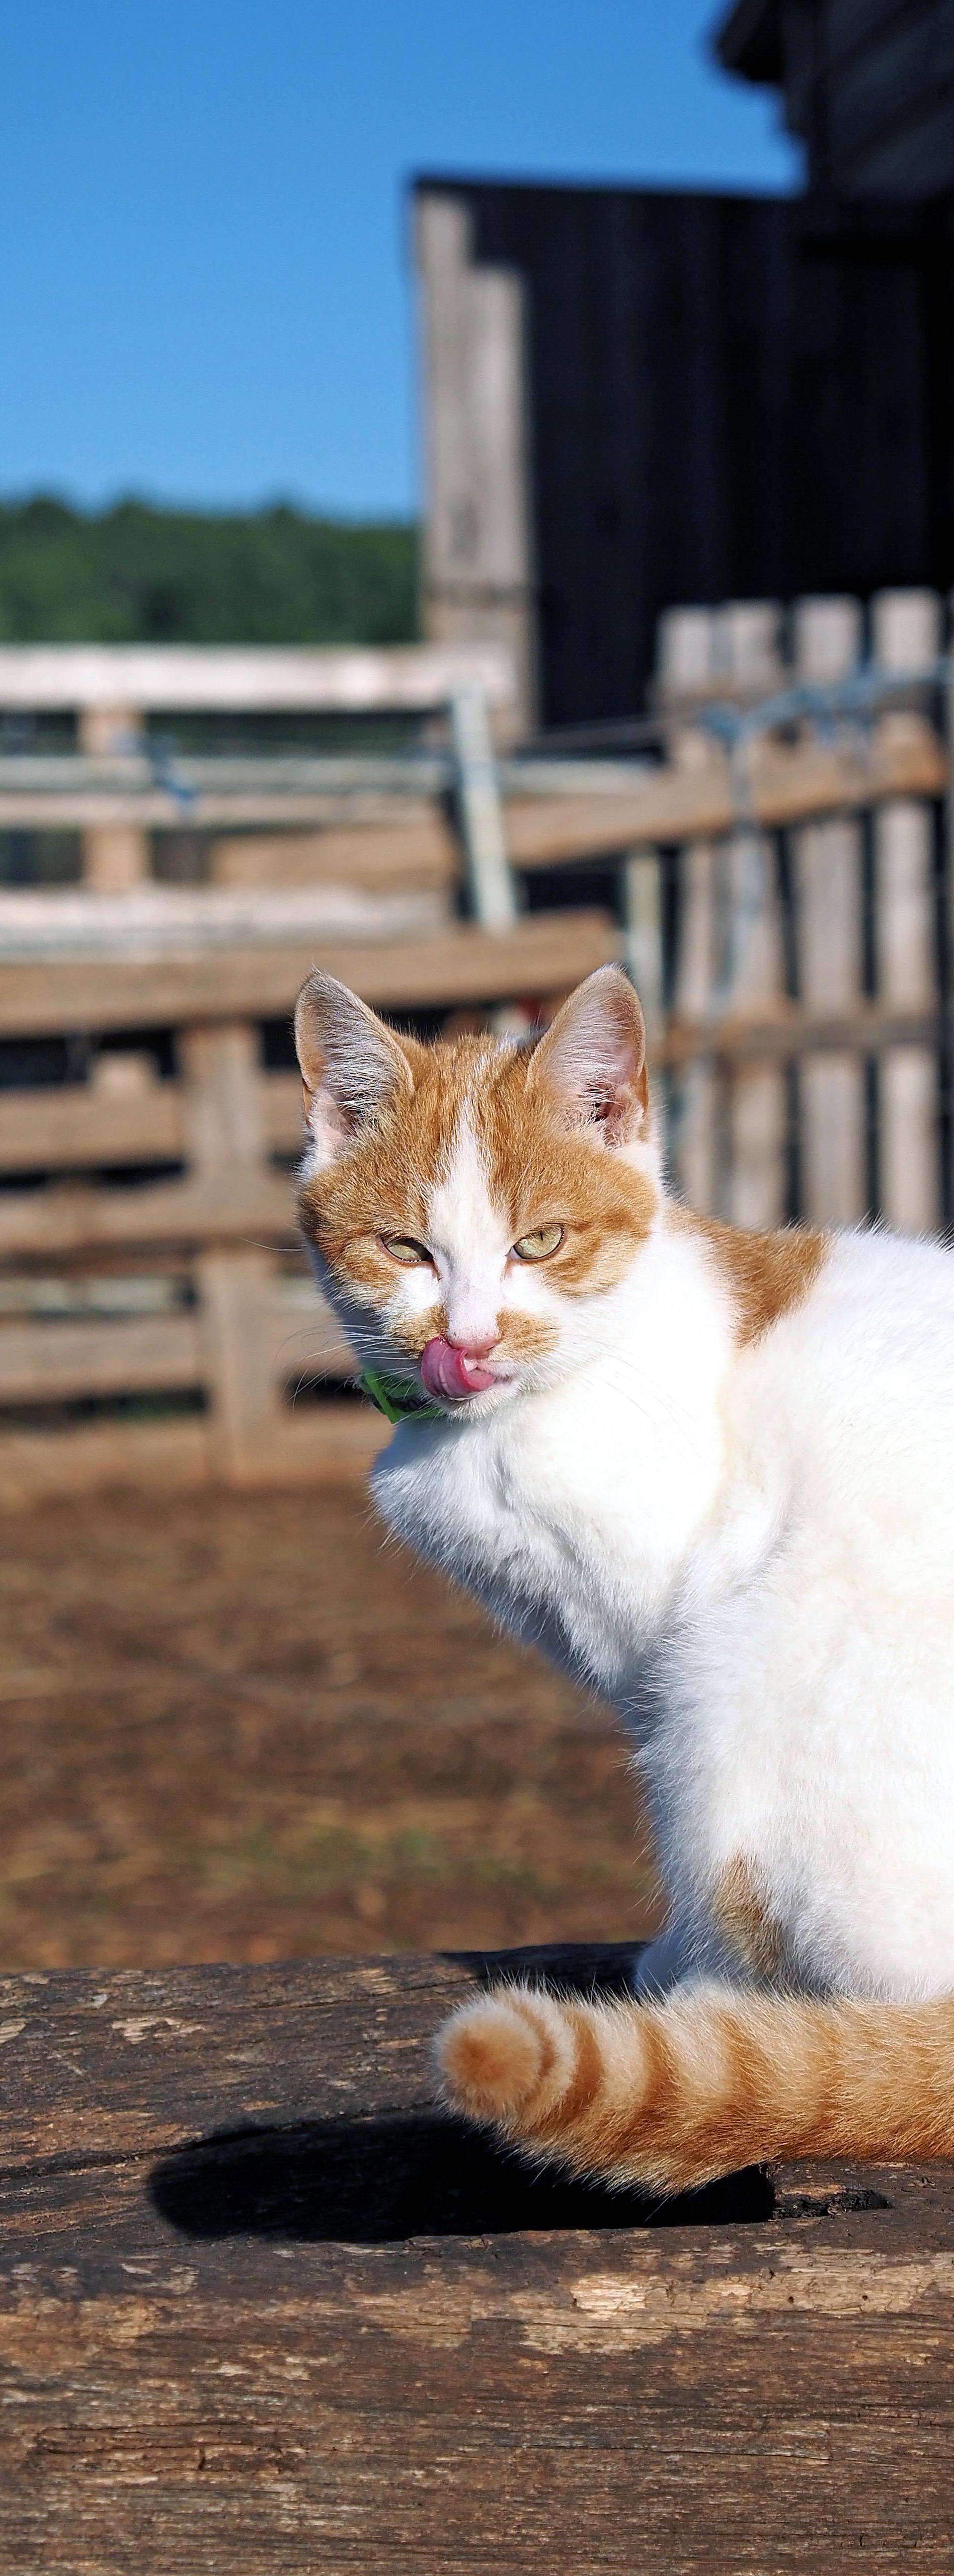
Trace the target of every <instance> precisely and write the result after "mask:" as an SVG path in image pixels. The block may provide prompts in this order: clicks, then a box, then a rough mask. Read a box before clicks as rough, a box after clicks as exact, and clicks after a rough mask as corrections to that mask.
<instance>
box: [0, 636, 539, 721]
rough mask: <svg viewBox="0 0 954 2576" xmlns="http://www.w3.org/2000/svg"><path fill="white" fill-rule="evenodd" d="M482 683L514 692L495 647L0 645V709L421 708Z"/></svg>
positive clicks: (503, 654)
mask: <svg viewBox="0 0 954 2576" xmlns="http://www.w3.org/2000/svg"><path fill="white" fill-rule="evenodd" d="M468 686H469V687H475V686H476V687H478V688H482V689H483V690H484V691H485V693H486V696H487V697H488V698H489V700H490V703H491V705H492V706H503V705H506V704H508V703H509V701H510V700H511V699H512V697H513V694H514V672H513V664H512V660H511V656H510V654H509V653H508V652H507V649H506V647H505V646H504V645H502V644H491V643H488V644H461V645H454V644H389V645H381V646H378V647H377V648H373V649H369V648H368V647H366V646H363V645H362V646H351V645H344V646H339V645H315V644H303V645H285V644H266V645H246V644H242V645H235V646H231V645H207V644H201V645H190V644H7V645H3V646H0V706H3V707H93V706H106V707H142V708H144V709H149V708H155V709H160V708H163V707H176V708H182V709H186V708H190V707H206V708H209V709H210V710H213V711H216V712H218V711H225V710H239V709H241V710H242V711H245V712H248V713H250V714H258V713H259V712H261V711H262V710H263V709H266V708H276V709H279V710H288V709H291V708H294V707H299V708H313V709H315V710H321V711H334V710H338V711H340V712H342V713H345V714H356V713H363V712H368V711H370V712H383V711H386V710H389V711H394V710H400V709H401V708H408V709H412V710H413V709H426V708H429V707H439V706H443V705H445V704H446V702H447V700H448V698H449V697H450V696H451V695H452V694H453V692H454V690H456V689H459V688H464V687H468Z"/></svg>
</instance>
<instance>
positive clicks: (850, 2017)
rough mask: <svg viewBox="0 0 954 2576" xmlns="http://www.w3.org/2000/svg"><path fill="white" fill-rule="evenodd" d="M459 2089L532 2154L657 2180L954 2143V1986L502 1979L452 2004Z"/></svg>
mask: <svg viewBox="0 0 954 2576" xmlns="http://www.w3.org/2000/svg"><path fill="white" fill-rule="evenodd" d="M437 2047H438V2058H439V2062H440V2067H441V2073H442V2077H443V2083H444V2090H445V2094H446V2097H447V2099H448V2101H449V2102H450V2103H451V2104H452V2105H453V2107H454V2109H455V2110H458V2111H463V2112H465V2113H466V2114H467V2115H468V2117H469V2118H471V2119H473V2120H479V2121H482V2122H484V2123H488V2124H490V2125H492V2126H493V2127H494V2128H496V2129H497V2130H498V2131H499V2133H500V2134H501V2135H502V2136H503V2137H504V2138H505V2139H507V2140H508V2141H509V2142H510V2143H511V2144H513V2145H515V2146H519V2147H522V2148H524V2149H525V2150H526V2151H527V2152H528V2153H529V2154H530V2155H531V2156H533V2158H534V2159H535V2160H536V2159H539V2160H540V2161H542V2162H545V2163H548V2164H560V2165H563V2166H564V2167H569V2168H570V2169H571V2170H572V2171H573V2172H576V2173H583V2174H594V2175H595V2174H599V2175H601V2176H603V2177H604V2178H606V2179H608V2180H609V2181H611V2182H617V2183H637V2184H643V2185H645V2186H646V2187H647V2188H648V2189H650V2190H652V2191H654V2192H673V2191H683V2190H686V2189H688V2188H689V2187H690V2186H691V2185H693V2184H697V2183H703V2182H710V2181H713V2180H714V2179H715V2177H716V2176H717V2175H719V2174H725V2173H732V2172H736V2171H738V2169H739V2168H740V2166H743V2165H748V2164H757V2163H762V2162H763V2161H766V2160H770V2161H774V2160H776V2159H780V2160H785V2159H789V2158H796V2157H800V2156H820V2155H821V2156H833V2155H838V2156H850V2157H853V2158H854V2157H857V2158H861V2159H867V2160H868V2161H869V2162H872V2161H873V2162H876V2163H884V2164H891V2163H897V2162H899V2161H902V2160H904V2159H906V2158H910V2157H916V2158H917V2157H922V2156H952V2155H954V2000H951V2001H942V2002H931V2003H914V2004H892V2003H884V2004H881V2003H854V2002H843V2001H836V2002H830V2003H829V2002H815V2001H811V2000H807V1999H805V1998H801V1997H799V1996H795V1995H792V1996H787V1995H782V1996H773V1995H770V1994H761V1993H756V1994H747V1993H744V1992H740V1991H738V1990H733V1989H732V1988H731V1987H728V1986H725V1985H721V1986H720V1985H701V1984H700V1985H694V1986H686V1987H685V1988H683V1989H682V1990H680V1991H679V1992H678V1993H676V1994H674V1995H672V1996H670V1997H669V1998H668V2000H667V2001H666V2002H665V2003H656V2004H637V2003H630V2002H621V2003H616V2002H613V2003H576V2002H567V2001H561V2000H559V1999H558V1998H557V1997H556V1996H553V1995H549V1994H545V1993H542V1992H539V1991H537V1990H536V1989H534V1988H531V1987H529V1986H520V1985H510V1986H498V1987H496V1988H494V1989H493V1990H492V1991H491V1992H490V1993H489V1994H486V1995H482V1996H480V1997H478V1998H477V1999H475V2001H474V2002H472V2003H467V2004H464V2005H462V2006H461V2009H460V2010H459V2011H458V2012H456V2013H454V2015H453V2017H452V2019H451V2020H450V2021H448V2022H445V2024H444V2027H443V2030H442V2031H441V2032H440V2034H439V2038H438V2043H437Z"/></svg>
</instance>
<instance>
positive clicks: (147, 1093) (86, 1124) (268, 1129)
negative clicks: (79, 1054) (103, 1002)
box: [0, 1073, 304, 1172]
mask: <svg viewBox="0 0 954 2576" xmlns="http://www.w3.org/2000/svg"><path fill="white" fill-rule="evenodd" d="M260 1101H261V1111H262V1122H263V1128H264V1135H265V1143H266V1146H267V1147H271V1148H272V1149H273V1151H276V1152H294V1151H295V1149H296V1147H298V1146H299V1145H300V1144H301V1143H302V1142H303V1139H304V1130H303V1126H302V1111H301V1082H300V1080H299V1077H298V1075H297V1073H273V1074H265V1075H263V1077H262V1083H261V1089H260ZM184 1115H185V1112H184V1103H183V1095H182V1090H181V1088H180V1085H179V1084H178V1083H177V1082H155V1083H153V1084H152V1085H151V1086H150V1088H149V1089H147V1090H144V1091H142V1092H141V1093H139V1094H138V1095H137V1094H135V1093H134V1094H132V1095H131V1096H129V1097H127V1098H114V1097H112V1096H111V1095H110V1094H109V1093H108V1092H106V1091H102V1090H100V1089H98V1088H97V1087H96V1085H95V1084H93V1083H85V1082H83V1083H80V1082H76V1083H50V1084H49V1085H47V1084H44V1086H43V1088H42V1090H36V1091H26V1090H24V1091H8V1092H0V1172H42V1171H44V1170H47V1169H50V1170H53V1171H72V1170H77V1169H81V1168H82V1167H83V1166H84V1165H85V1166H87V1167H90V1168H93V1169H95V1168H97V1167H102V1168H105V1167H106V1166H107V1165H109V1164H111V1163H149V1162H166V1161H169V1162H172V1161H174V1160H175V1159H176V1158H177V1157H178V1156H179V1155H180V1154H181V1153H182V1152H183V1148H184Z"/></svg>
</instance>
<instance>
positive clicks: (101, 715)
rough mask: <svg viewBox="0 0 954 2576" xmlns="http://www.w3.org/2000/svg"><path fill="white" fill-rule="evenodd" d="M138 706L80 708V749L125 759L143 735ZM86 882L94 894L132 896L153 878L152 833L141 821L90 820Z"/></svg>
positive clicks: (103, 757) (86, 838) (91, 754)
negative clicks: (146, 829)
mask: <svg viewBox="0 0 954 2576" xmlns="http://www.w3.org/2000/svg"><path fill="white" fill-rule="evenodd" d="M142 733H143V722H142V715H141V712H140V710H139V708H138V707H102V706H92V707H81V708H80V710H79V714H78V718H77V738H78V741H79V747H80V750H81V751H82V752H85V754H86V757H87V759H89V760H111V761H115V760H121V759H123V758H124V757H125V758H128V757H129V756H130V754H134V753H135V751H136V747H137V745H138V743H139V742H140V740H141V738H142ZM82 846H83V883H84V885H86V886H89V887H90V889H91V891H92V892H93V893H95V894H128V893H129V891H130V888H131V887H132V886H137V885H142V884H143V883H144V882H145V881H146V879H147V878H148V877H149V875H150V873H151V871H150V866H149V834H148V832H143V831H141V830H140V828H139V825H138V824H136V823H93V824H87V826H86V829H85V831H84V833H83V835H82Z"/></svg>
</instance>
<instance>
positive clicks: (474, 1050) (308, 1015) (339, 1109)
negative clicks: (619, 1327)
mask: <svg viewBox="0 0 954 2576" xmlns="http://www.w3.org/2000/svg"><path fill="white" fill-rule="evenodd" d="M295 1025H296V1037H297V1042H298V1053H299V1062H300V1064H301V1069H302V1078H303V1081H304V1085H305V1106H306V1114H307V1117H308V1123H309V1129H310V1134H311V1140H312V1141H311V1146H310V1150H309V1152H308V1155H307V1156H306V1160H305V1164H304V1167H303V1171H302V1181H301V1195H300V1213H301V1221H302V1226H303V1229H304V1232H305V1234H306V1236H307V1238H308V1240H309V1242H310V1244H311V1245H312V1247H313V1250H314V1252H315V1255H316V1257H317V1265H318V1269H319V1273H320V1276H321V1278H322V1281H323V1284H324V1285H325V1287H326V1288H327V1290H328V1293H329V1295H330V1296H331V1298H332V1301H333V1303H334V1305H335V1307H336V1308H337V1311H338V1312H339V1314H340V1315H341V1317H342V1319H343V1321H344V1323H345V1326H346V1329H347V1331H348V1332H349V1334H350V1336H351V1339H352V1341H353V1343H354V1346H355V1350H356V1352H357V1355H358V1357H359V1358H360V1359H361V1360H362V1362H363V1363H364V1364H365V1365H366V1366H372V1367H376V1368H378V1369H383V1370H385V1371H387V1372H389V1373H390V1374H392V1375H397V1376H399V1377H402V1378H403V1379H405V1380H406V1381H407V1382H408V1384H409V1385H410V1386H416V1387H418V1388H420V1389H421V1390H423V1392H424V1393H425V1394H426V1395H427V1397H428V1398H429V1399H430V1400H431V1401H436V1402H437V1403H439V1404H440V1405H442V1406H443V1407H444V1408H445V1409H446V1411H447V1412H448V1413H450V1414H480V1413H486V1412H488V1411H490V1410H491V1409H493V1408H494V1407H495V1406H497V1405H499V1404H501V1403H503V1402H505V1401H506V1400H507V1398H508V1397H511V1396H513V1395H514V1394H515V1393H516V1392H517V1391H519V1389H520V1388H521V1387H522V1386H526V1385H536V1386H540V1385H546V1384H552V1383H554V1382H555V1381H556V1379H558V1378H559V1377H560V1376H562V1375H563V1374H564V1373H565V1372H566V1370H567V1369H568V1368H570V1367H572V1366H574V1365H575V1364H576V1362H577V1361H578V1360H579V1359H580V1358H581V1357H584V1356H586V1355H587V1354H588V1352H589V1351H590V1350H591V1349H593V1348H595V1347H597V1346H598V1343H599V1338H600V1321H599V1319H600V1310H601V1308H602V1307H603V1306H604V1303H605V1299H606V1297H607V1295H608V1294H609V1293H610V1292H611V1291H612V1290H613V1289H614V1288H616V1287H618V1286H619V1284H620V1283H621V1281H622V1280H623V1279H624V1278H625V1277H626V1275H627V1273H628V1271H629V1270H630V1269H631V1267H632V1264H633V1262H634V1261H635V1260H636V1259H637V1257H638V1254H639V1251H640V1248H641V1246H642V1245H643V1244H644V1243H645V1241H646V1239H647V1236H648V1235H649V1233H650V1232H651V1230H652V1226H653V1222H654V1218H655V1216H656V1213H657V1208H658V1202H659V1191H658V1176H657V1172H656V1163H655V1156H654V1153H653V1149H652V1146H651V1144H650V1141H649V1136H648V1112H647V1091H646V1072H645V1033H644V1029H643V1021H642V1014H641V1012H640V1008H639V1003H638V1001H637V999H636V996H635V993H634V992H633V990H632V987H631V985H630V984H629V983H628V982H627V980H626V978H625V976H624V975H623V974H622V973H621V972H620V971H619V970H618V969H617V968H614V967H604V968H603V969H602V970H601V971H600V973H599V974H597V975H594V976H591V977H590V978H589V980H588V982H587V983H586V984H583V985H581V986H580V987H579V990H578V991H577V992H576V993H575V994H573V995H572V996H571V998H570V1000H569V1002H567V1003H566V1004H565V1005H564V1007H563V1010H562V1011H561V1012H560V1014H559V1016H558V1018H557V1019H556V1020H555V1021H554V1022H553V1025H552V1027H551V1028H550V1029H549V1030H547V1032H546V1034H545V1035H544V1036H543V1037H542V1038H540V1039H538V1040H537V1042H536V1044H534V1045H528V1046H514V1045H512V1044H508V1043H501V1042H500V1041H497V1040H495V1039H493V1038H462V1039H459V1040H458V1041H457V1042H456V1043H455V1044H453V1045H443V1044H438V1045H436V1046H431V1047H425V1046H421V1045H420V1044H419V1043H418V1042H417V1041H416V1040H415V1039H411V1038H398V1037H396V1036H395V1034H394V1032H393V1031H392V1030H390V1029H388V1028H387V1027H386V1026H385V1025H384V1023H383V1022H382V1021H380V1020H378V1019H377V1018H376V1017H375V1015H374V1013H373V1012H371V1011H369V1010H367V1009H366V1007H365V1005H364V1004H363V1003H361V1002H359V1001H358V1000H357V999H356V997H355V995H354V994H353V993H349V992H348V990H347V987H346V986H345V985H342V984H338V983H337V982H335V980H334V979H333V978H332V977H330V976H322V975H315V976H312V977H311V978H310V980H309V982H308V984H306V986H305V989H304V992H303V993H302V995H301V999H300V1001H299V1005H298V1011H297V1014H296V1023H295Z"/></svg>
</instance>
